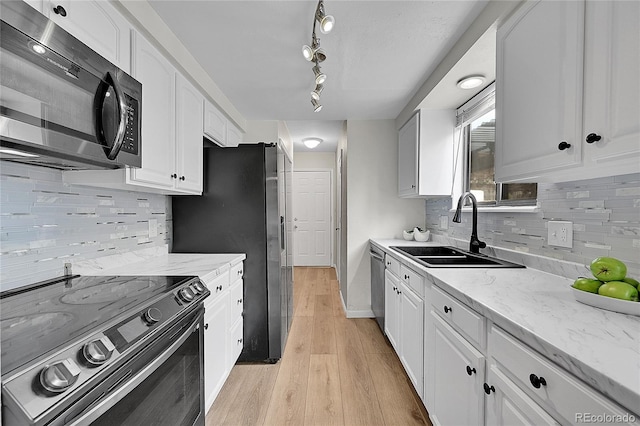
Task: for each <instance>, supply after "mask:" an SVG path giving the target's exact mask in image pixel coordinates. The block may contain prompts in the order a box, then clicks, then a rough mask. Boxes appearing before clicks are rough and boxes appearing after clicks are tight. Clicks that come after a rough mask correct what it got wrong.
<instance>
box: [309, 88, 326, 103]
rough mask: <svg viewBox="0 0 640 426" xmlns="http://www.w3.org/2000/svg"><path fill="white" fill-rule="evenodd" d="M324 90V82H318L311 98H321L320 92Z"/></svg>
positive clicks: (317, 99)
mask: <svg viewBox="0 0 640 426" xmlns="http://www.w3.org/2000/svg"><path fill="white" fill-rule="evenodd" d="M323 90H324V86H323V85H322V84H316V88H315V89H313V92H311V99H315V100H316V101H319V100H320V93H322V91H323Z"/></svg>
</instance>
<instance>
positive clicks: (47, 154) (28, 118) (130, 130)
mask: <svg viewBox="0 0 640 426" xmlns="http://www.w3.org/2000/svg"><path fill="white" fill-rule="evenodd" d="M0 17H1V23H0V25H1V34H0V45H1V49H0V159H1V160H5V161H12V162H19V163H26V164H32V165H38V166H46V167H52V168H58V169H61V170H86V169H116V168H122V167H125V166H133V167H140V166H141V165H142V144H141V124H142V123H141V108H142V84H140V83H139V82H138V81H136V80H135V79H134V78H133V77H131V76H130V75H128V74H127V73H126V72H124V71H122V70H121V69H119V68H118V67H117V66H115V65H113V64H112V63H111V62H109V61H108V60H106V59H105V58H103V57H102V56H100V55H99V54H98V53H96V52H94V51H93V50H91V49H90V48H89V47H87V46H86V45H84V44H83V43H82V42H80V41H79V40H78V39H76V38H75V37H73V36H72V35H70V34H69V33H68V32H66V31H65V30H63V29H62V28H60V27H59V26H57V25H56V24H54V23H53V22H52V21H50V20H49V19H47V18H46V17H45V16H44V15H41V14H40V13H38V12H37V11H36V10H35V9H32V8H31V7H30V6H29V5H27V4H26V3H24V2H22V1H4V0H3V1H2V2H0Z"/></svg>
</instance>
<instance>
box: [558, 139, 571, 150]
mask: <svg viewBox="0 0 640 426" xmlns="http://www.w3.org/2000/svg"><path fill="white" fill-rule="evenodd" d="M568 148H571V144H570V143H567V142H566V141H562V142H560V143H559V144H558V149H559V150H560V151H564V150H565V149H568Z"/></svg>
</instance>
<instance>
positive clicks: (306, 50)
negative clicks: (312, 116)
mask: <svg viewBox="0 0 640 426" xmlns="http://www.w3.org/2000/svg"><path fill="white" fill-rule="evenodd" d="M317 22H319V23H320V31H322V33H324V34H326V33H328V32H330V31H331V30H332V29H333V27H334V25H335V23H336V20H335V18H334V17H333V16H331V15H327V14H326V13H325V10H324V3H323V0H319V1H318V5H317V6H316V11H315V13H314V15H313V30H312V31H311V44H309V45H307V44H305V45H304V46H302V56H304V58H305V59H306V60H307V61H309V62H313V63H314V64H315V65H314V66H313V68H311V70H312V71H313V76H314V80H315V83H316V88H315V89H314V90H313V91H312V92H311V105H313V111H314V112H318V111H320V110H321V109H322V105H320V102H319V101H320V93H322V89H323V88H324V87H323V83H324V82H325V80H326V79H327V76H326V74H324V73H323V72H322V71H320V66H319V65H318V64H319V63H320V62H323V61H324V60H325V59H327V53H326V52H325V51H324V49H322V48H321V47H320V39H319V38H317V37H316V23H317Z"/></svg>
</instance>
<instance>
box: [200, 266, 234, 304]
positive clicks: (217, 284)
mask: <svg viewBox="0 0 640 426" xmlns="http://www.w3.org/2000/svg"><path fill="white" fill-rule="evenodd" d="M205 285H206V286H207V288H208V289H209V291H210V292H211V294H210V295H209V297H207V298H206V299H205V302H204V304H205V307H206V306H209V305H211V304H212V303H213V302H214V301H215V300H217V299H218V297H219V296H220V295H222V294H224V293H225V291H226V290H227V288H228V287H229V271H225V272H223V273H222V274H220V275H218V276H217V277H216V278H215V279H213V280H212V281H209V282H206V283H205Z"/></svg>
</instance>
